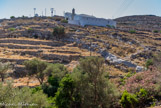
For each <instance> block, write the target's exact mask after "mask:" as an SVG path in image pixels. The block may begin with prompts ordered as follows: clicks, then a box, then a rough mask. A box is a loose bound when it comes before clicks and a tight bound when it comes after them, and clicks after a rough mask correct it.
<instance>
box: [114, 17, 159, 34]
mask: <svg viewBox="0 0 161 108" xmlns="http://www.w3.org/2000/svg"><path fill="white" fill-rule="evenodd" d="M115 21H117V26H118V28H122V29H131V28H133V29H139V30H150V31H151V30H161V17H159V16H155V15H134V16H125V17H120V18H117V19H115Z"/></svg>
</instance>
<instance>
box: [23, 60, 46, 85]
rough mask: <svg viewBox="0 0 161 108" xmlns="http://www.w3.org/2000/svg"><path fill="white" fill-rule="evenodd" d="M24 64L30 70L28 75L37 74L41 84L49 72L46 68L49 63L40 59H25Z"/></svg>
mask: <svg viewBox="0 0 161 108" xmlns="http://www.w3.org/2000/svg"><path fill="white" fill-rule="evenodd" d="M24 65H25V67H26V69H27V70H28V75H29V76H34V75H35V77H36V78H37V79H38V81H39V82H40V84H43V82H44V79H45V77H46V76H48V74H49V73H48V72H47V71H45V69H46V68H47V66H48V63H47V62H45V61H41V60H39V59H33V60H30V61H25V62H24Z"/></svg>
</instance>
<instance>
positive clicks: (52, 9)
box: [50, 8, 54, 17]
mask: <svg viewBox="0 0 161 108" xmlns="http://www.w3.org/2000/svg"><path fill="white" fill-rule="evenodd" d="M50 11H51V17H53V11H54V8H51V9H50Z"/></svg>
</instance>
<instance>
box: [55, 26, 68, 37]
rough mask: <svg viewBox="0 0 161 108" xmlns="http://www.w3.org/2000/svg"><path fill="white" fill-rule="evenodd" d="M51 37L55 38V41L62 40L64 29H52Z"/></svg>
mask: <svg viewBox="0 0 161 108" xmlns="http://www.w3.org/2000/svg"><path fill="white" fill-rule="evenodd" d="M53 36H55V37H56V38H57V39H61V38H63V37H64V36H65V29H64V27H55V28H54V29H53Z"/></svg>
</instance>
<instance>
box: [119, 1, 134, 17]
mask: <svg viewBox="0 0 161 108" xmlns="http://www.w3.org/2000/svg"><path fill="white" fill-rule="evenodd" d="M133 2H134V0H131V1H129V2H128V3H127V5H126V6H125V7H124V9H123V10H122V12H120V14H118V16H119V15H122V14H123V13H124V12H125V11H126V10H127V9H128V8H129V7H130V6H131V4H132V3H133Z"/></svg>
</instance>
